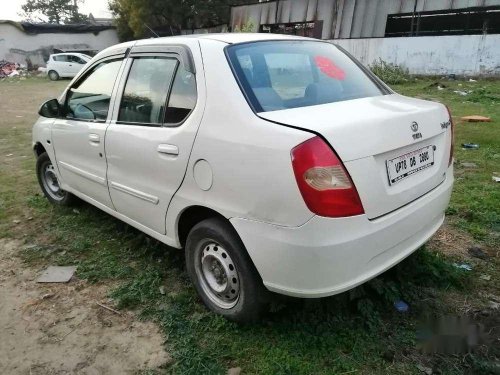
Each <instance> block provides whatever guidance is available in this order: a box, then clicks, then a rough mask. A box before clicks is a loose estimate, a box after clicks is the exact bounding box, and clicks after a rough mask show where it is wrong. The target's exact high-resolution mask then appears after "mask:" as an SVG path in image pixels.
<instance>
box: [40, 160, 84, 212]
mask: <svg viewBox="0 0 500 375" xmlns="http://www.w3.org/2000/svg"><path fill="white" fill-rule="evenodd" d="M36 175H37V178H38V183H39V184H40V187H41V188H42V191H43V194H44V195H45V196H46V197H47V199H48V200H49V201H50V202H51V203H53V204H56V205H59V206H71V205H72V204H73V203H74V202H75V201H76V197H75V196H74V195H73V194H71V193H68V192H67V191H65V190H62V189H61V186H60V185H59V179H58V178H57V174H56V171H55V170H54V165H53V164H52V161H51V160H50V158H49V155H47V153H46V152H44V153H43V154H41V155H40V156H39V157H38V159H37V161H36Z"/></svg>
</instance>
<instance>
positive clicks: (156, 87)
mask: <svg viewBox="0 0 500 375" xmlns="http://www.w3.org/2000/svg"><path fill="white" fill-rule="evenodd" d="M178 64H179V62H178V60H177V59H174V58H166V57H159V56H153V57H138V58H135V59H134V61H133V63H132V67H131V69H130V73H129V75H128V78H127V83H126V85H125V90H124V92H123V97H122V101H121V103H120V112H119V114H118V122H121V123H131V124H144V125H156V126H160V125H161V124H162V123H163V118H164V116H165V108H166V102H167V95H168V92H169V89H170V86H171V84H172V79H173V77H174V74H175V71H176V69H177V65H178Z"/></svg>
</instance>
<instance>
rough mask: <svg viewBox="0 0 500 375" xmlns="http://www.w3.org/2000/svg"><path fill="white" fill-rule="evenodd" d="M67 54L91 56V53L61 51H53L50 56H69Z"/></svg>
mask: <svg viewBox="0 0 500 375" xmlns="http://www.w3.org/2000/svg"><path fill="white" fill-rule="evenodd" d="M67 55H73V56H84V57H89V55H86V54H84V53H80V52H60V53H53V54H51V55H50V56H67Z"/></svg>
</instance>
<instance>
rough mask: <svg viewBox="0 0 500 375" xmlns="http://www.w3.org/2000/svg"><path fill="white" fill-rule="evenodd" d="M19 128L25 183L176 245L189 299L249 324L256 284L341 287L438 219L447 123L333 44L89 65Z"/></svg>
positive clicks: (253, 44)
mask: <svg viewBox="0 0 500 375" xmlns="http://www.w3.org/2000/svg"><path fill="white" fill-rule="evenodd" d="M40 114H41V115H42V117H40V119H39V120H38V121H37V123H36V124H35V125H34V128H33V147H34V150H35V154H36V156H37V158H38V159H37V168H36V170H37V175H38V179H39V182H40V185H41V187H42V190H43V192H44V193H45V195H46V196H47V198H48V199H49V200H50V201H51V202H53V203H55V204H59V205H67V204H70V203H71V202H72V201H73V200H74V196H77V197H80V198H81V199H83V200H85V201H87V202H90V203H91V204H93V205H95V206H96V207H99V208H100V209H102V210H104V211H105V212H107V213H109V214H111V215H113V216H115V217H117V218H119V219H121V220H123V221H125V222H126V223H128V224H130V225H132V226H134V227H136V228H138V229H140V230H142V231H143V232H145V233H147V234H149V235H151V236H152V237H154V238H156V239H158V240H160V241H162V242H164V243H165V244H167V245H170V246H172V247H176V248H184V249H185V253H186V265H187V270H188V272H189V274H190V276H191V278H192V280H193V282H194V284H195V286H196V289H197V291H198V293H199V295H200V297H201V298H202V300H203V301H204V303H205V304H206V305H207V306H208V307H209V308H210V309H212V310H213V311H215V312H217V313H220V314H222V315H224V316H225V317H227V318H229V319H233V320H236V321H248V320H253V319H256V318H257V317H258V316H259V314H260V313H261V312H262V311H263V310H264V308H265V306H266V303H267V301H268V297H269V293H267V291H268V290H270V291H274V292H278V293H282V294H287V295H291V296H298V297H323V296H329V295H333V294H336V293H340V292H343V291H345V290H348V289H350V288H353V287H355V286H357V285H359V284H360V283H362V282H364V281H366V280H369V279H371V278H373V277H375V276H376V275H378V274H380V273H382V272H384V271H385V270H387V269H388V268H390V267H392V266H393V265H395V264H397V263H398V262H400V261H401V260H402V259H404V258H405V257H407V256H408V255H410V254H411V253H412V252H413V251H415V250H416V249H417V248H418V247H419V246H421V245H422V244H423V243H424V242H425V241H427V239H428V238H429V237H430V236H431V235H432V234H433V233H434V232H435V231H436V230H437V229H438V228H439V226H440V225H441V224H442V222H443V220H444V211H445V209H446V207H447V205H448V202H449V199H450V194H451V189H452V184H453V165H452V152H453V151H452V150H453V148H452V144H453V136H452V124H451V116H450V114H449V112H448V110H447V108H446V107H445V106H444V105H442V104H439V103H433V102H428V101H423V100H419V99H412V98H408V97H404V96H401V95H398V94H396V93H394V92H393V91H392V90H391V89H390V88H388V87H387V86H386V85H385V84H383V83H382V82H381V81H380V80H378V79H377V78H376V77H375V76H373V74H371V73H370V72H369V71H368V70H367V69H365V68H364V67H363V66H361V65H360V64H359V63H358V62H357V61H356V60H354V59H353V58H352V57H350V56H349V55H348V54H346V53H345V52H344V51H342V50H340V49H339V48H338V47H336V46H334V45H333V44H330V43H326V42H323V41H318V40H314V39H306V38H296V37H290V36H280V35H269V34H220V35H216V34H212V35H205V36H195V37H174V38H162V39H149V40H141V41H137V42H129V43H125V44H120V45H117V46H114V47H111V48H108V49H107V50H105V51H103V52H101V53H99V54H98V55H97V56H96V57H94V58H93V59H92V61H91V62H90V63H89V64H88V65H87V66H86V67H85V69H84V70H83V71H82V72H80V73H79V74H78V76H77V77H76V78H75V79H74V80H73V81H72V82H71V83H70V85H69V86H68V88H67V89H66V91H65V92H64V93H63V94H62V95H61V97H60V98H59V100H55V99H53V100H51V101H48V102H47V103H45V104H44V105H43V106H42V107H41V109H40Z"/></svg>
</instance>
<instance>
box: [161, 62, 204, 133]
mask: <svg viewBox="0 0 500 375" xmlns="http://www.w3.org/2000/svg"><path fill="white" fill-rule="evenodd" d="M196 98H197V91H196V78H195V75H194V74H193V73H191V72H188V71H187V70H185V69H184V68H183V67H182V65H179V68H178V69H177V73H176V75H175V79H174V83H173V85H172V90H171V92H170V96H169V99H168V105H167V110H166V113H165V126H173V125H176V124H179V123H181V122H183V121H184V120H185V119H186V118H187V117H188V116H189V114H190V113H191V111H192V110H193V108H194V106H195V105H196Z"/></svg>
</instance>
